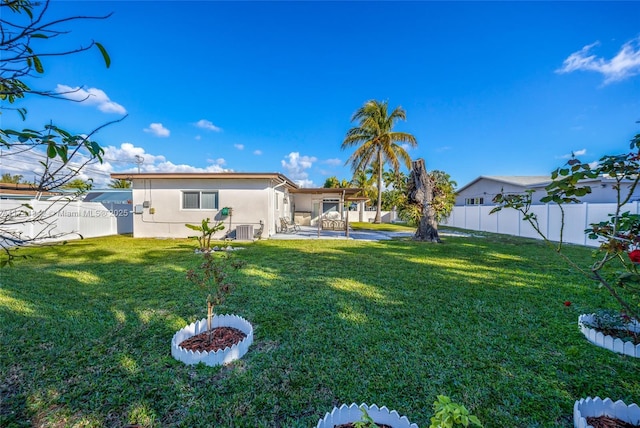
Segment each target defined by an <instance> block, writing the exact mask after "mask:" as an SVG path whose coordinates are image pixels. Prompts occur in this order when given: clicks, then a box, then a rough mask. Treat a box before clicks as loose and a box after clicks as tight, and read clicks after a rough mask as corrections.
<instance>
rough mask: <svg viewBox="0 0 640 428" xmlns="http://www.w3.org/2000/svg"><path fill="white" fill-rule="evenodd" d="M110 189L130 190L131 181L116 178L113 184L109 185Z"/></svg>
mask: <svg viewBox="0 0 640 428" xmlns="http://www.w3.org/2000/svg"><path fill="white" fill-rule="evenodd" d="M109 187H111V188H112V189H130V188H131V181H129V180H124V179H121V178H118V179H116V178H114V179H113V180H111V183H109Z"/></svg>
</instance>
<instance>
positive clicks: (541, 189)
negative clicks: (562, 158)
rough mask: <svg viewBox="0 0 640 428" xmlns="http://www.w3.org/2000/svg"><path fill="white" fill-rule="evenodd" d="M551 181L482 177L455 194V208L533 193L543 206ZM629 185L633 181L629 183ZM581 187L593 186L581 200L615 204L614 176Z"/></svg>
mask: <svg viewBox="0 0 640 428" xmlns="http://www.w3.org/2000/svg"><path fill="white" fill-rule="evenodd" d="M550 182H551V177H550V176H497V175H490V176H484V175H483V176H480V177H478V178H476V179H475V180H473V181H471V182H470V183H468V184H466V185H464V186H462V187H461V188H460V189H458V190H457V191H456V206H463V205H495V204H494V203H493V198H494V197H495V196H496V195H497V194H498V193H502V192H503V193H511V194H513V193H524V192H525V191H527V190H534V191H535V193H534V194H533V195H532V196H533V203H534V204H535V203H538V204H541V203H542V202H540V198H542V197H544V196H546V195H547V192H546V190H545V187H546V186H547V185H548V184H549V183H550ZM627 182H628V183H629V184H630V183H631V181H630V180H627ZM581 184H582V185H585V186H590V187H591V193H590V194H588V195H586V196H584V197H582V198H580V199H581V200H582V201H583V202H588V203H615V202H616V192H615V191H614V189H613V185H614V184H615V181H614V180H613V179H612V178H611V177H606V176H601V177H598V178H594V179H588V180H583V181H582V182H581ZM636 200H640V188H637V189H636V190H635V192H634V196H633V197H632V198H631V201H636Z"/></svg>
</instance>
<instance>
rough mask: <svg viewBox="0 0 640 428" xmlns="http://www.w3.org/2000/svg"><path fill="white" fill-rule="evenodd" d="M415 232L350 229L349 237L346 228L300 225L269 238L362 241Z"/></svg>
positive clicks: (402, 235) (408, 235)
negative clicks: (320, 227) (297, 230)
mask: <svg viewBox="0 0 640 428" xmlns="http://www.w3.org/2000/svg"><path fill="white" fill-rule="evenodd" d="M413 233H414V232H383V231H372V230H351V229H350V230H349V237H348V238H347V237H346V236H345V232H344V230H320V236H318V228H317V227H311V226H300V231H299V232H296V233H276V234H275V235H273V236H270V237H269V239H357V240H360V241H383V240H386V239H392V238H396V237H411V236H413Z"/></svg>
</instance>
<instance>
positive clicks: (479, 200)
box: [464, 198, 484, 205]
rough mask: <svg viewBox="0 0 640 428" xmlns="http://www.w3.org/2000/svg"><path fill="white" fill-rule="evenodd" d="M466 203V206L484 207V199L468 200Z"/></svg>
mask: <svg viewBox="0 0 640 428" xmlns="http://www.w3.org/2000/svg"><path fill="white" fill-rule="evenodd" d="M464 203H465V205H483V204H484V198H466V199H465V200H464Z"/></svg>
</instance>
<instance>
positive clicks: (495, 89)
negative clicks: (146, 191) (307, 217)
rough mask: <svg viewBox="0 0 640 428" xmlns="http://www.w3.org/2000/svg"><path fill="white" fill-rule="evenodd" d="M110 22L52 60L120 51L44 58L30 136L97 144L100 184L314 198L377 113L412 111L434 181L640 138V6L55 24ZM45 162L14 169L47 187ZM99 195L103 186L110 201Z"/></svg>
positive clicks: (17, 163) (556, 161) (147, 17)
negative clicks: (360, 111) (282, 184)
mask: <svg viewBox="0 0 640 428" xmlns="http://www.w3.org/2000/svg"><path fill="white" fill-rule="evenodd" d="M111 12H113V15H112V16H111V17H110V18H109V19H107V20H102V21H90V22H79V23H75V24H69V25H66V26H64V27H62V28H65V29H69V30H72V32H71V34H69V35H68V36H65V37H63V38H58V39H57V40H55V41H48V42H44V44H43V45H42V46H43V48H46V50H52V49H53V48H54V47H55V48H75V47H78V46H80V45H86V44H87V42H88V41H90V40H92V39H95V40H97V41H100V42H101V43H102V44H103V45H104V46H105V47H106V48H107V50H108V51H109V53H110V55H111V59H112V66H111V67H110V68H109V69H105V68H104V66H103V65H102V63H101V60H100V57H99V53H98V52H97V51H89V52H85V53H82V54H79V55H75V56H69V57H63V58H45V59H44V61H45V62H44V66H45V69H46V72H45V74H44V76H43V77H41V78H39V79H37V80H30V81H29V83H30V84H31V86H32V87H34V88H38V89H50V90H55V89H56V88H57V89H58V90H63V89H64V88H81V90H80V91H79V92H78V93H77V94H76V95H80V94H83V93H84V92H83V91H86V92H87V93H90V94H92V96H91V97H89V98H88V99H87V100H86V101H84V102H81V103H72V102H68V101H63V100H47V99H35V98H31V99H28V101H27V102H26V103H25V104H24V105H25V106H27V107H28V110H29V113H28V117H27V121H26V122H22V121H20V120H19V118H18V117H17V116H16V115H13V114H11V113H7V112H5V113H3V115H2V120H3V125H2V126H3V127H4V128H13V129H16V128H19V129H21V128H23V127H32V128H35V129H42V128H43V125H44V124H45V123H48V122H49V121H51V120H53V122H54V123H56V124H57V125H59V126H62V127H65V128H66V129H68V130H70V131H73V132H77V133H85V132H88V131H90V130H92V129H94V128H96V127H98V126H100V125H101V124H103V123H105V122H107V121H111V120H115V119H119V118H121V117H122V116H124V115H125V114H127V115H128V116H127V118H126V119H124V120H123V121H122V122H119V123H116V124H113V125H111V126H108V127H106V128H104V129H102V130H101V131H100V132H99V133H98V134H96V135H95V139H96V140H97V141H98V142H99V143H100V144H101V145H102V146H103V147H104V148H105V149H106V154H105V163H104V164H103V165H91V166H90V167H89V168H88V169H87V170H86V171H85V174H86V176H88V177H92V178H94V180H95V182H96V187H102V186H103V185H104V183H106V182H108V179H109V177H108V173H110V172H126V171H136V170H137V165H136V164H135V155H139V156H142V157H143V158H144V163H143V164H142V165H141V166H140V168H141V170H142V171H149V172H163V171H165V172H173V171H212V172H213V171H222V170H229V171H237V172H281V173H284V174H285V175H287V176H288V177H289V178H291V179H292V180H294V181H296V182H298V183H299V184H301V185H303V186H305V187H313V186H316V187H321V186H322V185H323V183H324V181H325V180H326V178H327V177H329V176H334V175H335V176H337V177H338V178H340V179H343V178H346V179H350V178H351V171H350V170H349V167H348V166H345V161H346V160H347V158H348V157H349V156H350V154H351V151H342V150H341V143H342V140H343V139H344V136H345V133H346V131H347V130H348V129H349V128H350V127H351V126H353V124H352V123H351V122H350V118H351V115H352V114H353V112H354V111H355V110H356V109H357V108H358V107H360V106H361V105H362V104H363V103H364V102H366V101H367V100H370V99H377V100H387V101H388V102H389V105H390V106H391V107H395V106H402V107H403V108H404V109H405V110H406V112H407V120H406V122H400V123H398V125H397V128H396V129H397V130H400V131H405V132H410V133H412V134H413V135H414V136H415V137H416V138H417V141H418V148H416V149H412V150H409V154H410V155H411V157H412V158H414V159H415V158H423V159H425V161H426V163H427V168H428V169H430V170H433V169H438V170H442V171H445V172H447V173H449V174H450V175H451V177H452V179H453V180H455V181H456V182H457V183H458V186H459V187H461V186H463V185H465V184H467V183H468V182H469V181H471V180H473V179H475V178H476V177H477V176H479V175H546V174H548V173H549V172H550V171H552V170H553V169H554V168H555V167H557V166H560V165H562V164H563V163H564V162H565V161H566V159H565V157H566V156H568V155H569V154H570V153H571V152H575V153H579V154H581V155H582V156H581V158H582V159H584V160H586V161H591V160H596V159H598V158H599V157H600V156H602V155H604V154H606V153H613V152H623V151H625V150H627V149H628V142H629V140H630V139H631V138H632V137H633V135H635V134H636V133H638V132H640V124H638V123H636V121H638V120H640V19H639V17H640V2H429V1H425V2H361V1H357V2H337V1H336V2H214V1H197V2H186V1H184V2H183V1H181V2H178V1H153V2H151V1H112V2H108V1H82V2H80V1H74V2H68V1H57V0H55V1H53V2H52V4H51V6H50V15H49V16H50V17H51V18H55V17H62V16H69V15H104V14H108V13H111ZM30 156H32V158H31V159H25V158H17V157H15V158H13V160H10V161H8V160H7V159H5V160H3V164H2V169H3V172H11V173H20V174H23V175H24V176H25V178H26V179H30V178H31V177H32V175H33V170H34V164H35V162H36V161H37V157H38V154H31V155H30ZM101 185H102V186H101Z"/></svg>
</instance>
